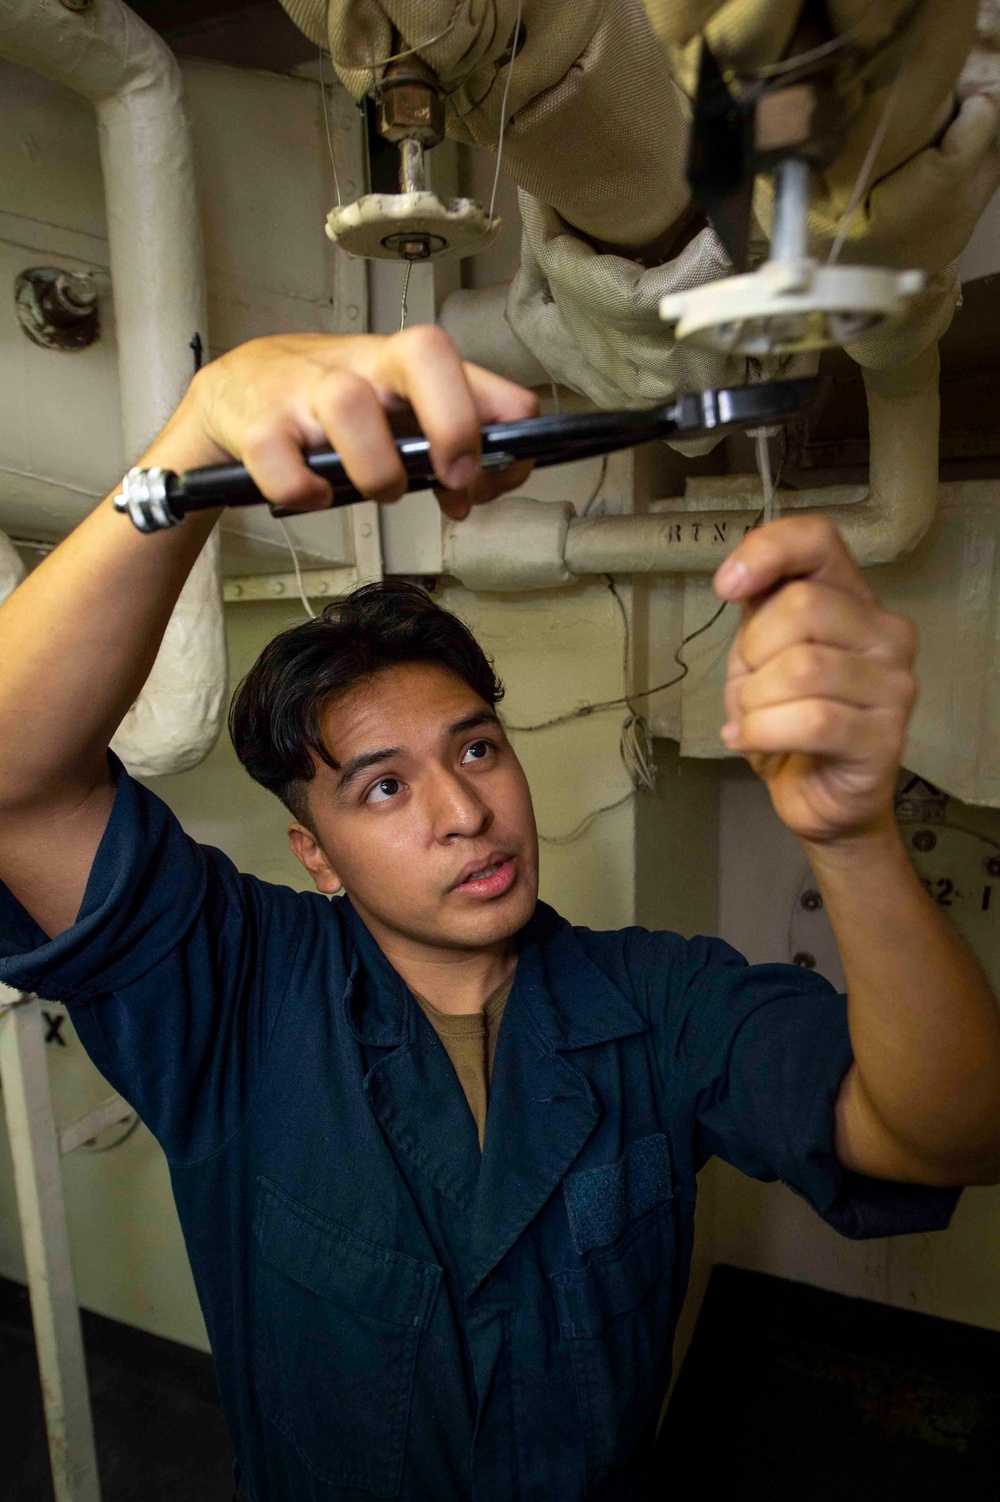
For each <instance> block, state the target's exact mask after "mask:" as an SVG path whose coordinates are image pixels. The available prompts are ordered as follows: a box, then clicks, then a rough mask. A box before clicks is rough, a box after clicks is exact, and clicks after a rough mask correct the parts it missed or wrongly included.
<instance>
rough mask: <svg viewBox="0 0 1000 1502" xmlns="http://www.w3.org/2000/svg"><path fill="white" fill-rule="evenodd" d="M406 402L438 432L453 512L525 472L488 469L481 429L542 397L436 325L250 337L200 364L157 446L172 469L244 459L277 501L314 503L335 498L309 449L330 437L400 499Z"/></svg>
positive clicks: (362, 486)
mask: <svg viewBox="0 0 1000 1502" xmlns="http://www.w3.org/2000/svg"><path fill="white" fill-rule="evenodd" d="M406 405H409V407H411V408H412V409H413V412H414V414H415V416H416V419H417V422H418V423H419V425H420V427H421V429H422V431H423V432H424V433H425V434H426V436H427V437H428V438H429V439H430V444H431V459H432V461H433V464H434V469H435V473H436V474H437V477H438V479H439V481H440V488H438V490H437V494H438V498H439V500H440V503H441V507H442V509H443V510H444V511H445V512H446V513H447V514H448V515H449V516H451V517H454V518H456V519H460V518H461V517H463V516H466V515H467V514H468V512H469V509H470V507H471V506H473V505H477V504H479V503H481V502H483V501H489V500H492V499H493V498H494V497H495V496H497V495H499V494H501V493H502V492H503V491H505V490H511V489H513V488H514V487H515V486H517V485H519V484H522V483H523V482H524V479H525V478H526V476H527V474H528V472H529V468H530V466H527V465H518V466H516V467H512V468H511V469H508V470H504V471H502V472H500V473H498V472H497V471H492V472H490V473H483V472H481V471H480V469H479V458H480V443H479V429H480V426H481V425H482V424H484V423H493V422H509V421H513V420H515V419H518V418H522V417H532V416H534V415H535V413H536V412H537V410H538V403H537V400H536V398H535V397H534V395H533V394H532V393H531V392H530V391H525V390H524V389H523V388H522V387H520V386H515V385H513V384H512V383H511V382H510V381H505V380H504V379H503V378H502V377H501V376H497V375H493V374H492V373H491V372H490V371H488V370H483V369H481V368H480V367H479V366H477V365H468V364H465V363H463V361H462V358H461V356H460V355H459V353H458V351H457V349H456V348H455V346H454V344H453V343H452V341H451V339H450V338H449V337H448V335H447V334H446V333H444V331H443V330H442V329H439V328H436V327H434V326H433V325H422V326H421V325H418V326H415V327H414V328H411V329H407V330H406V331H405V332H404V333H401V334H393V335H391V336H390V337H388V338H379V337H377V336H375V335H365V334H360V335H359V334H351V335H346V336H344V337H341V338H337V337H331V336H327V335H324V334H283V335H278V336H276V337H272V338H265V339H254V340H252V341H251V342H250V343H249V344H243V345H240V346H239V347H238V348H237V349H234V350H231V351H230V352H229V353H228V354H225V355H223V356H222V357H221V358H220V359H218V360H214V361H213V362H212V363H211V364H210V365H206V366H205V368H204V369H203V370H201V371H200V372H199V373H198V375H197V376H196V377H195V379H194V380H193V381H192V383H191V386H190V388H189V390H188V393H187V395H186V397H185V398H184V401H183V402H182V403H181V406H180V407H179V408H178V411H177V413H176V414H175V416H174V418H173V419H172V420H171V422H170V423H169V424H168V426H167V428H166V429H165V430H164V432H163V434H162V435H161V437H160V439H159V440H158V441H157V442H156V443H155V444H154V445H153V450H152V451H151V455H150V456H148V457H149V459H150V460H151V462H155V463H159V464H164V465H167V466H168V467H170V468H171V469H183V468H192V467H194V465H196V464H212V463H220V462H222V461H223V460H225V459H227V458H234V459H238V460H240V461H241V462H242V463H243V464H245V465H246V467H247V469H248V470H249V471H250V474H251V475H252V476H253V478H254V480H255V481H256V483H257V485H258V486H259V488H260V489H261V490H262V491H263V493H264V494H265V495H266V496H267V498H268V500H270V501H273V502H274V503H275V504H276V505H280V506H294V507H295V508H297V509H300V510H305V509H309V510H312V509H320V508H322V507H324V506H326V505H328V504H329V501H330V487H329V486H328V485H327V483H326V481H325V480H321V479H319V477H318V476H316V475H314V474H313V473H312V471H311V470H309V469H308V468H307V467H306V465H305V463H304V462H303V457H302V455H303V451H304V450H311V449H320V448H324V447H326V446H327V445H329V446H330V447H331V448H334V449H336V450H337V452H338V453H339V454H340V456H341V458H342V459H343V461H344V464H345V466H346V469H347V473H348V475H349V476H350V478H351V480H352V482H353V483H354V485H356V486H357V488H358V489H359V490H360V491H361V493H362V495H365V496H369V497H370V498H371V499H372V500H375V501H395V500H398V499H399V497H400V496H401V495H402V494H403V493H404V491H405V490H406V474H405V472H404V470H403V466H402V464H401V463H400V459H399V455H398V453H397V451H396V447H395V444H394V441H393V435H392V432H391V429H390V426H389V415H390V414H391V413H393V412H394V411H399V410H401V409H402V408H404V407H405V406H406ZM189 449H190V455H191V457H184V455H185V454H187V453H188V450H189ZM168 456H169V457H168Z"/></svg>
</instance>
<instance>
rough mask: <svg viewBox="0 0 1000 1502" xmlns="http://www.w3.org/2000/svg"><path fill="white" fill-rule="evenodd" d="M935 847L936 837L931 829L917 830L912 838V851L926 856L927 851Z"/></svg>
mask: <svg viewBox="0 0 1000 1502" xmlns="http://www.w3.org/2000/svg"><path fill="white" fill-rule="evenodd" d="M936 845H937V835H936V834H935V833H934V831H933V830H932V829H918V830H917V832H916V834H915V835H914V836H913V848H914V850H919V851H921V852H922V853H923V854H926V853H927V852H928V851H929V850H933V849H935V847H936Z"/></svg>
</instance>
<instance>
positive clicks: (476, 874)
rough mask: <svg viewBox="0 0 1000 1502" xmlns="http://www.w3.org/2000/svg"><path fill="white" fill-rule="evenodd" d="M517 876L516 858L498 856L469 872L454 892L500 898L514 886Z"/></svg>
mask: <svg viewBox="0 0 1000 1502" xmlns="http://www.w3.org/2000/svg"><path fill="white" fill-rule="evenodd" d="M516 875H517V867H516V865H515V862H514V857H513V856H511V855H497V856H494V857H493V859H492V860H489V861H487V862H485V864H483V865H482V866H477V867H475V868H474V869H473V870H471V871H467V872H466V873H465V875H464V876H462V877H461V878H460V879H459V881H457V882H456V884H455V886H454V888H453V890H454V891H456V892H467V893H469V894H470V895H472V896H475V897H499V896H502V894H503V893H504V892H506V891H508V890H509V889H510V887H512V886H513V884H514V880H515V877H516Z"/></svg>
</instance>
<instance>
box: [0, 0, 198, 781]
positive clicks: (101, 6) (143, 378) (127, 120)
mask: <svg viewBox="0 0 1000 1502" xmlns="http://www.w3.org/2000/svg"><path fill="white" fill-rule="evenodd" d="M0 56H3V57H6V58H9V59H10V60H11V61H12V62H15V63H19V64H21V65H22V66H23V67H26V68H31V69H33V70H34V71H35V72H37V73H41V74H42V75H43V76H44V77H45V78H49V79H52V80H53V81H54V82H56V83H60V84H63V85H64V86H65V87H66V88H69V89H72V90H73V91H74V92H75V93H78V94H82V95H83V96H84V97H85V98H87V99H89V100H90V101H91V103H92V104H93V106H94V109H95V112H96V115H97V126H98V135H99V142H100V152H101V166H102V169H103V174H104V197H105V205H106V210H107V223H108V244H109V249H110V258H111V280H112V286H113V291H114V303H115V327H116V333H117V341H118V368H119V386H120V392H121V405H122V426H123V431H124V439H125V451H126V454H127V455H128V456H129V457H130V458H131V459H135V458H138V456H139V455H140V454H141V453H142V451H143V449H144V448H146V447H147V445H148V444H149V442H150V441H151V439H152V438H153V437H154V436H155V434H156V433H157V432H159V430H160V428H162V426H163V425H164V423H165V422H166V420H167V418H168V417H169V416H170V414H171V413H172V412H173V410H174V409H175V407H176V406H177V404H178V403H179V401H180V399H181V397H182V396H183V395H184V392H185V390H186V389H187V385H188V382H189V381H190V378H191V374H192V371H193V369H194V365H193V355H192V350H191V341H192V339H193V338H194V336H195V335H198V336H199V337H200V339H201V341H202V344H203V345H204V344H205V343H206V323H207V319H206V314H205V267H204V256H203V252H202V244H201V230H200V226H199V220H198V208H197V200H196V195H195V183H194V165H193V156H192V150H191V140H190V135H189V131H188V124H187V119H186V117H185V113H184V103H183V96H182V85H181V76H180V70H179V69H178V66H177V62H176V59H175V58H174V56H173V54H172V53H171V51H170V50H169V48H168V47H167V46H166V45H165V44H164V42H163V41H161V39H160V38H159V37H158V36H157V35H156V33H155V32H154V31H152V30H151V29H150V27H148V26H147V25H146V24H145V22H144V21H141V20H140V19H139V17H138V16H137V15H136V14H135V13H134V12H133V11H132V10H130V9H129V8H128V6H126V5H123V4H122V3H121V0H91V3H90V4H89V5H87V6H86V8H84V9H71V8H68V7H67V6H66V5H64V4H63V3H62V0H33V3H31V4H30V5H29V4H25V3H24V0H0ZM52 358H53V359H59V358H62V357H61V356H60V355H57V354H53V356H52ZM226 680H227V674H226V640H225V631H224V626H223V617H222V592H221V585H220V580H219V565H218V540H217V538H216V537H213V539H212V542H211V543H210V544H209V546H208V547H207V548H206V549H205V552H204V553H203V554H202V556H201V558H200V559H199V560H198V563H197V564H196V565H195V568H194V570H193V571H192V573H191V576H190V578H189V579H188V582H187V584H186V585H185V587H184V590H183V592H182V594H181V597H180V599H179V601H178V603H177V606H176V609H175V611H174V614H173V616H172V618H171V621H170V624H169V625H168V627H167V631H166V635H165V637H164V640H163V645H162V646H161V648H160V652H159V655H158V656H157V659H156V662H155V664H154V667H153V670H152V673H151V674H150V676H149V679H148V680H147V683H146V686H145V688H144V689H143V691H142V693H141V695H140V696H139V698H138V699H137V700H136V702H135V704H134V705H133V706H132V708H131V709H130V710H129V712H128V714H127V715H126V717H125V720H124V722H123V724H122V725H121V727H120V729H119V731H118V734H117V735H116V737H115V740H114V742H113V745H114V749H115V750H116V751H117V753H118V754H119V756H121V757H122V759H123V761H124V762H125V763H126V765H127V766H128V768H129V770H130V771H132V772H136V773H139V774H144V775H147V776H156V775H159V774H162V773H165V772H180V771H185V770H186V769H187V768H189V767H193V766H196V765H197V763H198V762H199V761H201V760H202V759H203V757H204V756H206V755H207V753H208V752H209V751H210V750H211V748H212V746H213V745H214V744H215V741H216V739H217V737H218V735H219V732H220V730H221V728H222V723H223V718H224V713H225V697H226Z"/></svg>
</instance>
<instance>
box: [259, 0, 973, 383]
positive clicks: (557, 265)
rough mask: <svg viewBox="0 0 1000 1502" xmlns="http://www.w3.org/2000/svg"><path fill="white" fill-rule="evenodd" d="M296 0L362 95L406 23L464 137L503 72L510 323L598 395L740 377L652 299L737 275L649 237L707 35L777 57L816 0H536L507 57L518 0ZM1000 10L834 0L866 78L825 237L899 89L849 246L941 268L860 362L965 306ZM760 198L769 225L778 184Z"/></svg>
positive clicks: (887, 361) (951, 0) (720, 262)
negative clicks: (661, 316) (511, 264)
mask: <svg viewBox="0 0 1000 1502" xmlns="http://www.w3.org/2000/svg"><path fill="white" fill-rule="evenodd" d="M283 4H284V5H285V8H286V10H287V11H288V12H289V14H290V15H291V16H292V18H293V20H295V21H296V22H297V23H298V25H299V26H300V27H301V28H302V29H303V30H304V31H305V32H306V33H307V34H308V35H309V36H311V37H312V38H313V39H314V40H315V41H317V42H320V43H322V42H325V43H326V44H327V45H328V47H329V49H330V53H331V56H332V57H333V60H334V65H335V67H336V69H337V72H338V74H339V75H340V77H341V79H342V80H343V82H344V83H345V84H346V86H347V87H348V88H349V89H350V90H351V92H352V93H353V94H354V95H355V96H356V97H360V96H361V95H363V94H364V93H365V92H366V91H367V90H368V89H369V88H370V86H371V85H372V83H373V82H374V81H375V80H376V79H377V77H378V76H379V75H380V73H381V71H382V67H383V60H384V59H385V58H386V57H388V56H389V54H390V52H391V48H392V38H393V28H395V29H396V31H398V33H399V35H400V36H401V37H402V38H403V39H404V45H406V46H410V47H415V48H416V49H417V51H418V52H419V53H420V55H421V56H422V57H423V58H424V59H425V60H426V61H427V62H428V63H429V64H430V66H431V67H432V68H433V69H434V70H435V72H436V73H437V75H438V77H439V78H440V79H441V81H442V83H443V84H444V87H445V89H446V91H447V129H448V134H449V135H450V136H453V137H455V138H456V139H458V140H462V141H466V142H469V143H471V144H474V145H478V146H485V147H488V148H490V149H492V150H495V149H496V144H497V140H498V138H499V134H500V125H501V121H500V109H501V102H502V96H503V91H504V87H505V85H506V83H507V82H508V79H509V82H510V93H509V99H508V110H507V129H506V134H505V144H504V164H505V168H506V170H507V171H508V172H509V174H510V175H511V177H512V178H513V179H514V180H515V181H516V182H517V184H518V187H519V189H520V195H521V197H520V201H521V212H522V217H523V220H524V238H523V245H522V266H521V270H520V272H519V274H518V276H517V277H516V278H515V281H514V284H513V288H512V294H511V299H510V302H509V305H508V319H509V322H510V326H511V328H512V330H513V331H514V333H515V334H516V336H517V337H518V338H519V339H520V340H521V341H522V343H523V344H524V345H525V346H526V347H527V348H528V349H529V350H530V351H531V353H532V354H533V355H535V356H536V358H537V359H539V360H540V361H541V363H542V364H543V365H544V366H545V367H546V369H547V370H549V371H550V372H551V374H552V375H553V377H555V378H556V379H558V380H560V381H563V382H565V383H566V384H567V385H569V386H571V387H574V388H575V389H576V390H578V391H581V392H583V393H584V394H586V395H588V396H590V397H591V398H593V399H594V400H595V401H597V402H599V403H601V404H607V403H628V402H631V403H633V404H637V403H641V402H647V401H655V400H657V399H660V398H662V397H665V396H668V395H670V394H672V393H673V392H674V391H675V390H676V389H677V387H678V385H679V384H684V385H689V384H691V385H714V384H720V383H722V382H724V381H727V380H730V381H732V380H741V379H744V378H745V370H744V367H743V364H742V362H738V361H737V362H734V361H727V360H725V359H723V358H721V357H714V356H712V355H709V354H706V353H703V352H700V351H694V350H688V349H683V350H682V349H678V348H677V347H675V346H673V345H672V344H671V343H670V341H669V340H668V339H667V338H666V337H665V335H664V332H663V329H662V326H660V325H659V320H658V317H657V314H656V303H657V300H658V298H659V297H660V296H662V295H663V294H664V293H665V292H668V291H673V290H680V289H683V288H685V287H689V286H692V285H695V284H699V283H702V282H706V281H710V280H714V279H716V278H718V277H720V276H722V275H725V274H726V271H727V270H728V267H727V265H726V261H725V257H724V254H723V252H722V249H721V246H720V245H719V243H718V241H717V240H716V238H715V236H714V235H713V234H712V232H711V231H710V230H705V231H703V232H702V233H701V234H698V235H696V236H695V238H694V239H693V240H691V241H690V243H688V244H686V245H685V244H683V242H682V248H681V249H680V251H679V253H678V254H676V255H675V256H673V257H672V258H670V259H667V260H665V261H664V262H663V264H660V265H657V266H655V267H654V268H653V269H652V270H650V269H647V266H646V263H645V261H646V259H648V258H645V259H640V258H639V251H640V249H641V248H643V247H648V246H649V245H650V244H651V243H653V242H656V241H658V240H662V239H664V237H666V239H667V240H669V232H670V231H671V229H672V227H673V226H676V225H677V224H678V223H679V221H681V220H682V216H683V215H684V214H685V211H686V210H687V208H688V205H689V193H688V190H687V185H686V181H685V176H684V162H685V157H686V151H687V118H688V115H689V112H690V111H689V105H688V102H687V97H686V96H687V95H688V94H690V92H691V91H692V89H693V87H694V80H695V74H696V68H697V59H698V52H699V47H700V36H701V33H702V30H703V29H706V28H707V34H708V36H709V38H710V40H711V42H712V44H713V47H714V48H715V50H716V51H717V53H718V55H719V57H720V59H721V61H722V62H723V65H724V66H727V67H729V68H731V69H733V70H735V71H736V72H738V73H746V72H748V71H752V70H755V69H758V68H762V67H768V66H772V65H774V64H775V63H777V62H778V61H779V60H780V59H781V58H782V56H783V55H784V54H786V52H787V49H788V48H789V47H790V46H796V45H798V43H797V42H796V41H795V28H796V26H797V23H798V18H799V15H800V13H801V9H802V6H801V0H614V3H611V0H524V4H523V23H524V40H523V46H522V47H521V50H520V52H519V54H518V56H517V58H516V60H515V62H514V64H513V73H512V74H511V73H510V71H509V70H510V68H511V66H512V65H511V61H510V56H511V50H510V47H511V40H512V36H513V32H514V25H515V20H516V17H517V0H283ZM997 9H998V7H997V3H996V0H982V4H981V5H977V0H948V3H947V4H943V3H937V0H925V3H924V4H923V5H914V0H828V5H827V10H828V14H829V16H830V18H831V20H832V23H833V25H834V27H835V28H836V29H837V30H838V32H839V34H841V35H843V36H844V38H845V40H849V41H850V42H851V44H852V45H853V46H855V47H858V48H861V49H862V51H863V52H864V53H865V61H864V66H863V68H862V72H861V74H860V76H857V67H856V66H855V65H854V64H853V63H852V64H851V70H850V71H848V72H845V84H844V87H845V111H847V112H848V113H852V112H856V118H854V120H853V123H852V125H851V127H850V128H849V130H848V132H847V136H846V139H845V143H844V148H843V151H842V153H841V155H840V157H839V158H838V160H837V161H836V162H835V163H834V164H833V165H832V167H830V169H829V170H828V171H827V172H826V173H825V174H824V175H823V177H822V179H821V181H820V183H819V185H818V192H817V195H816V202H815V205H814V210H813V213H812V215H811V220H810V233H811V242H812V247H813V249H814V250H815V252H816V253H817V254H819V255H824V254H825V253H826V251H827V250H828V249H829V246H830V244H831V242H832V240H833V238H834V235H835V234H836V232H837V229H838V227H839V225H840V224H841V221H842V219H843V216H844V212H845V210H846V208H847V206H848V205H849V203H850V201H851V198H852V194H853V192H854V189H855V186H856V183H857V181H858V177H859V171H860V168H861V166H862V164H863V162H864V159H865V156H866V153H867V152H868V149H869V145H870V143H871V141H872V137H873V134H874V132H875V131H876V129H877V128H878V125H879V122H880V121H881V120H882V119H883V115H884V112H885V110H886V108H887V104H889V103H890V102H891V105H892V108H891V114H890V115H889V118H888V129H887V130H886V134H885V140H884V142H883V144H882V147H881V150H880V152H879V156H878V160H877V163H876V166H875V170H874V186H873V187H872V188H871V189H870V191H868V192H867V193H866V194H864V195H863V197H862V200H861V203H860V205H859V207H858V208H857V210H856V211H855V213H854V214H853V216H852V219H851V221H850V224H849V232H848V236H847V241H846V245H845V247H844V252H843V256H844V259H845V260H847V261H869V262H872V263H880V264H888V265H894V266H900V267H902V266H919V267H922V268H923V269H925V270H927V271H928V272H930V273H931V280H930V284H929V286H928V289H927V291H926V292H925V293H924V295H923V296H922V297H921V298H920V299H918V301H917V303H916V305H915V307H914V309H913V312H912V314H911V316H910V318H909V319H908V320H907V322H906V323H905V324H904V325H902V326H900V327H896V328H894V329H892V330H891V331H888V332H883V333H881V334H875V335H874V336H872V337H870V338H868V339H866V340H864V341H862V342H861V343H859V344H858V345H857V346H855V347H853V348H852V350H851V353H852V355H854V357H855V358H856V359H857V360H859V361H860V363H862V364H864V365H866V366H869V367H872V368H875V369H884V368H890V367H892V366H893V365H896V364H900V363H906V362H908V361H910V360H912V359H914V358H916V356H917V355H919V354H920V352H921V351H922V350H924V349H926V348H927V347H928V346H929V345H931V344H932V343H933V342H934V341H935V339H937V338H938V337H939V336H940V334H941V333H942V332H943V331H944V329H945V328H946V327H947V325H948V323H949V322H950V319H951V317H952V314H953V312H954V307H955V304H956V301H957V298H958V295H959V287H958V281H957V273H956V271H955V267H954V262H955V260H956V258H957V256H958V255H959V254H960V252H961V250H962V249H963V247H964V245H965V243H966V241H967V239H968V237H969V235H970V234H971V231H972V229H973V227H974V225H975V223H976V221H977V219H978V218H979V215H980V213H981V212H982V210H983V208H984V207H985V205H986V203H987V202H988V200H989V198H990V197H991V196H992V194H993V192H994V191H995V190H996V188H997V187H998V186H1000V151H998V149H997V135H998V129H1000V107H998V106H997V105H994V103H993V102H992V100H988V99H987V98H985V97H983V95H984V94H988V93H989V92H990V90H991V88H992V87H993V86H994V84H995V86H996V89H997V92H998V94H1000V51H998V50H996V49H997V38H998V36H1000V17H998V15H997ZM977 14H978V15H979V39H978V43H977V37H976V25H977ZM977 45H978V49H979V50H978V51H973V52H972V56H971V58H970V49H973V48H974V47H976V46H977ZM991 49H993V50H991ZM963 67H964V69H965V71H964V73H963ZM977 68H978V72H977ZM900 71H902V73H903V82H902V83H901V84H900V85H899V86H898V87H897V88H895V90H894V80H895V79H896V78H897V76H898V75H899V73H900ZM960 74H961V75H962V87H961V91H960V92H961V94H962V95H963V96H971V97H966V98H965V102H964V103H963V105H962V107H961V110H960V112H958V113H957V115H956V113H955V109H956V95H957V92H958V80H959V75H960ZM755 209H756V216H757V219H758V221H759V223H760V225H762V226H763V227H764V229H765V230H766V228H767V227H768V225H769V223H770V216H771V191H770V185H769V183H768V181H767V180H766V179H763V180H761V182H760V184H759V187H758V191H757V195H756V200H755ZM593 242H597V243H596V244H595V243H593ZM609 247H615V248H617V249H618V250H619V251H621V252H623V253H621V254H608V253H607V252H608V250H609ZM632 248H634V249H635V251H636V257H637V258H636V259H632V258H631V256H630V255H629V251H630V250H631V249H632Z"/></svg>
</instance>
